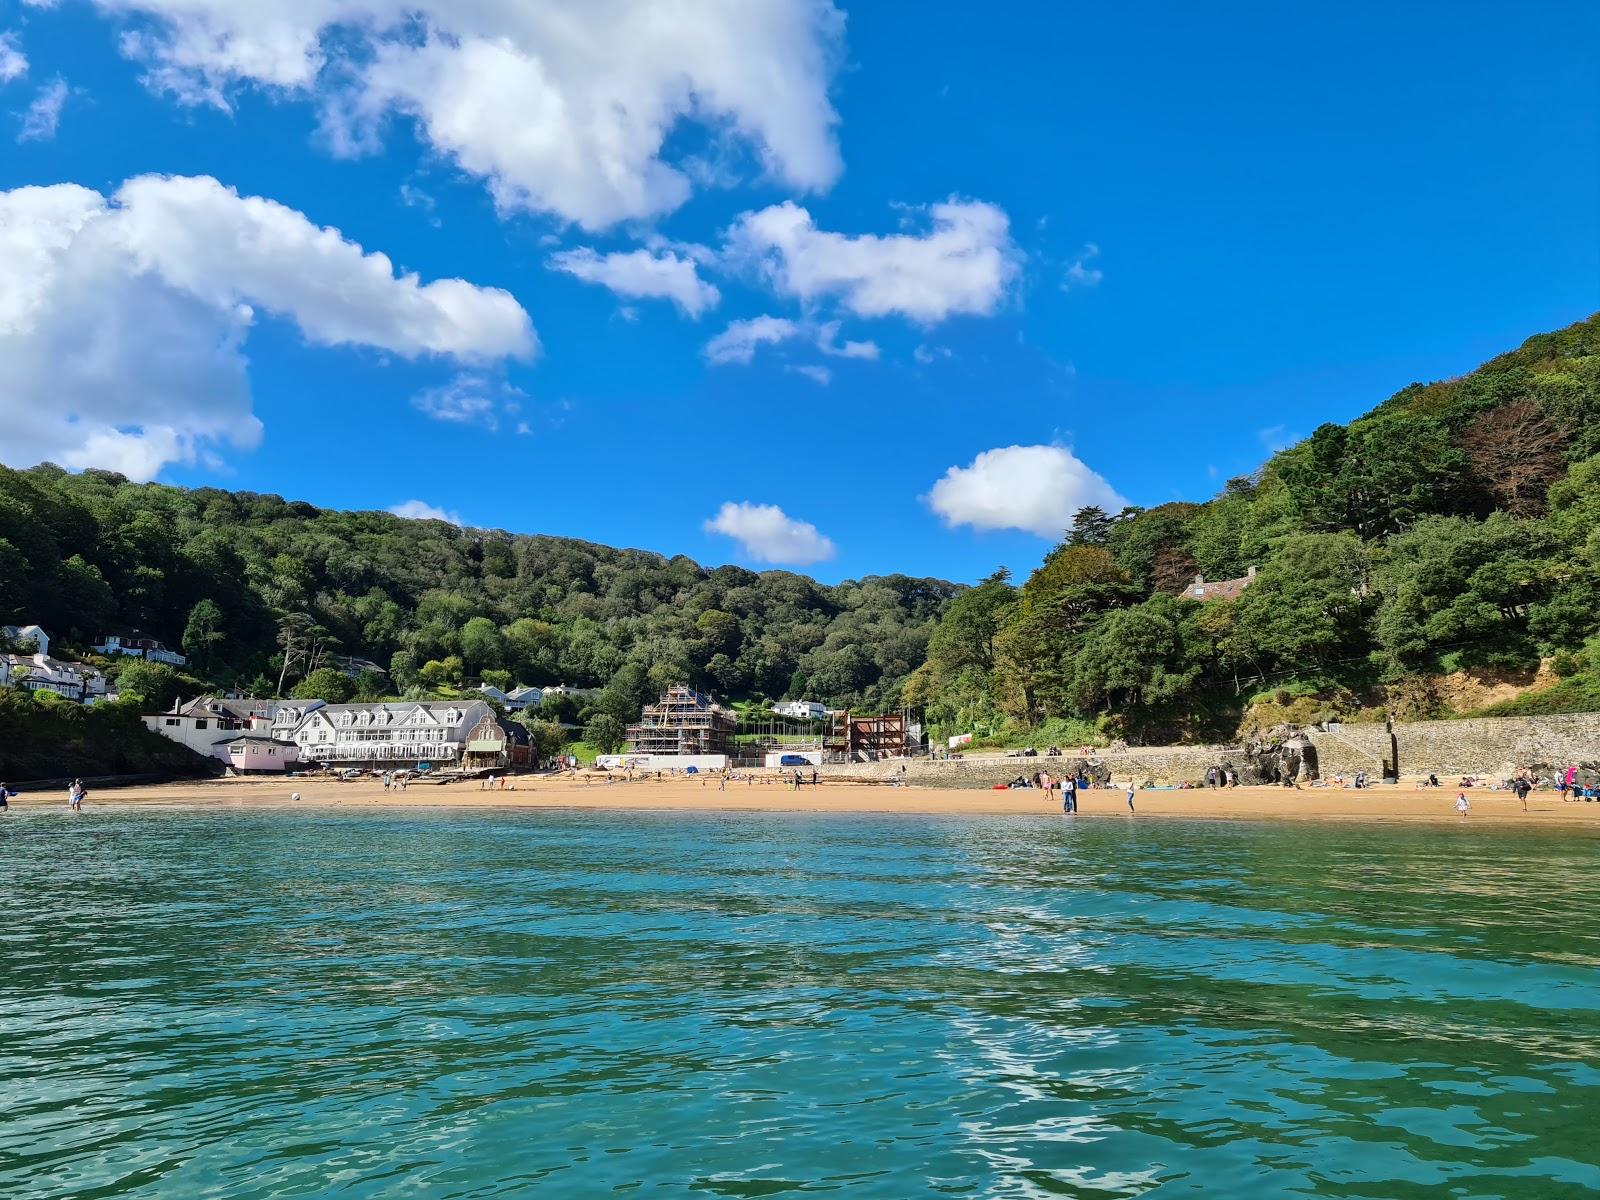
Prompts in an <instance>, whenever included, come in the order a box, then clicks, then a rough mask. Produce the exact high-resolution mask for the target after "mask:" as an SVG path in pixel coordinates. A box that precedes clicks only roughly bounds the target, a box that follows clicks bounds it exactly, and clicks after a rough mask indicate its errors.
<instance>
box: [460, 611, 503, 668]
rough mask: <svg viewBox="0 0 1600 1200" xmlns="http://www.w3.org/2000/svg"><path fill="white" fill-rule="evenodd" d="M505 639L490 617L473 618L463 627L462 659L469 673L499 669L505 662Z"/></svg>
mask: <svg viewBox="0 0 1600 1200" xmlns="http://www.w3.org/2000/svg"><path fill="white" fill-rule="evenodd" d="M505 656H506V645H505V639H504V638H502V637H501V636H500V629H499V626H497V625H496V624H495V623H494V622H493V621H491V620H490V619H489V618H488V617H473V618H472V619H471V620H470V621H468V622H467V623H466V624H465V625H463V626H462V627H461V658H462V660H463V662H464V663H465V664H466V669H467V670H469V671H482V670H484V669H485V668H489V667H498V666H500V665H501V664H502V663H504V662H505Z"/></svg>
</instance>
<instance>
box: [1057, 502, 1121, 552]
mask: <svg viewBox="0 0 1600 1200" xmlns="http://www.w3.org/2000/svg"><path fill="white" fill-rule="evenodd" d="M1116 523H1117V518H1116V517H1113V516H1112V515H1111V514H1110V513H1108V512H1106V510H1105V509H1103V508H1101V507H1100V506H1099V505H1098V504H1086V505H1084V506H1083V507H1082V508H1080V509H1079V510H1078V511H1077V512H1075V513H1073V514H1072V528H1071V529H1069V530H1067V545H1069V546H1104V545H1105V544H1106V543H1107V542H1108V541H1110V540H1111V530H1112V529H1113V528H1114V527H1115V525H1116Z"/></svg>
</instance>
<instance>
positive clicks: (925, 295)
mask: <svg viewBox="0 0 1600 1200" xmlns="http://www.w3.org/2000/svg"><path fill="white" fill-rule="evenodd" d="M927 212H928V218H929V222H930V228H929V229H928V230H927V231H926V232H923V233H896V234H889V235H887V236H881V237H880V236H878V235H875V234H861V235H859V236H857V235H850V234H843V233H831V232H829V231H827V230H823V229H819V228H817V223H816V221H815V220H814V219H813V218H812V216H811V214H810V213H809V212H808V211H806V210H805V209H804V208H802V207H800V206H799V205H798V204H795V203H794V202H792V201H785V202H784V203H782V204H774V205H772V206H771V207H768V208H764V209H762V210H761V211H760V212H750V213H745V214H744V215H743V216H741V217H740V218H739V219H738V221H737V222H735V224H734V225H733V227H732V228H731V229H730V230H729V232H728V246H727V256H728V258H729V260H730V261H732V262H739V261H741V260H742V261H746V262H750V263H753V264H754V265H755V266H756V269H757V270H758V271H759V272H760V273H761V274H762V276H763V277H764V278H765V279H766V280H767V282H768V283H770V284H771V286H772V287H773V289H774V290H775V291H777V292H778V293H779V294H780V295H784V296H792V297H794V298H796V299H798V300H800V301H802V302H805V303H810V302H814V301H817V300H822V299H836V300H837V301H838V302H839V303H840V304H842V305H843V306H844V307H845V308H846V309H847V310H848V311H850V312H852V313H855V314H856V315H857V316H862V317H884V316H891V315H898V316H903V317H908V318H910V319H911V320H913V321H916V322H919V323H921V324H925V325H931V324H934V323H936V322H939V321H943V320H945V319H946V318H947V317H950V316H954V315H956V314H960V313H966V314H975V315H987V314H990V313H993V312H994V311H995V310H996V309H997V308H998V307H999V306H1000V303H1001V302H1002V301H1003V300H1004V299H1005V296H1006V293H1007V291H1008V290H1009V288H1010V286H1011V283H1012V281H1013V280H1014V279H1015V278H1016V277H1017V273H1018V269H1019V266H1020V262H1021V257H1022V256H1021V252H1020V251H1019V250H1018V249H1017V246H1016V243H1015V242H1013V241H1012V239H1011V227H1010V221H1009V220H1008V219H1007V217H1006V214H1005V213H1004V212H1003V211H1001V210H1000V209H999V208H997V207H996V206H995V205H993V204H986V203H984V202H982V201H978V200H965V201H963V200H956V199H951V200H948V201H946V202H945V203H943V204H934V205H931V206H930V207H929V208H928V210H927Z"/></svg>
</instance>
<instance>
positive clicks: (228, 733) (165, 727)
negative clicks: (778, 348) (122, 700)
mask: <svg viewBox="0 0 1600 1200" xmlns="http://www.w3.org/2000/svg"><path fill="white" fill-rule="evenodd" d="M270 703H272V702H271V701H255V700H222V699H219V698H218V697H216V696H198V697H196V698H195V699H193V700H191V701H189V703H187V704H183V703H178V704H174V705H173V706H172V711H171V712H166V713H150V714H148V715H146V716H142V717H140V718H139V719H140V720H141V721H143V722H144V725H145V728H146V729H149V730H151V731H153V732H155V733H159V734H160V735H161V736H162V737H166V738H171V739H172V740H173V741H175V742H178V743H180V744H182V745H185V746H187V747H189V749H191V750H193V751H194V752H195V753H196V754H207V755H209V754H213V753H214V748H215V747H216V745H217V743H218V742H226V741H228V740H229V739H230V738H232V737H236V736H238V735H239V734H241V733H255V734H258V735H260V736H263V737H266V736H269V735H270V732H271V728H272V719H271V717H270V716H268V715H266V714H265V713H263V712H258V711H257V709H256V707H255V706H256V705H257V704H270ZM217 757H219V758H221V757H223V756H222V755H218V756H217ZM224 761H226V759H224Z"/></svg>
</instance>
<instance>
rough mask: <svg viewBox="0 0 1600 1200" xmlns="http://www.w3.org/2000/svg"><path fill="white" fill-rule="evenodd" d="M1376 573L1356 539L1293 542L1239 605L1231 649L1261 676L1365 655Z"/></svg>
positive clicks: (1329, 536)
mask: <svg viewBox="0 0 1600 1200" xmlns="http://www.w3.org/2000/svg"><path fill="white" fill-rule="evenodd" d="M1368 571H1369V557H1368V553H1367V549H1366V547H1365V546H1364V545H1363V544H1362V542H1361V540H1360V539H1359V538H1357V537H1356V536H1355V535H1354V534H1349V533H1321V534H1301V535H1299V536H1297V537H1291V538H1286V539H1285V540H1284V541H1283V542H1282V543H1281V544H1280V545H1279V546H1278V548H1277V550H1276V551H1275V553H1274V554H1273V556H1272V558H1271V559H1270V560H1269V561H1268V563H1267V564H1266V565H1265V566H1264V567H1262V568H1261V569H1260V571H1259V572H1258V573H1257V576H1256V581H1255V584H1254V585H1253V586H1252V587H1249V588H1247V589H1246V590H1245V591H1244V593H1243V594H1242V595H1241V596H1240V597H1239V599H1238V600H1237V601H1236V602H1235V603H1234V626H1233V629H1232V632H1231V634H1230V641H1229V646H1230V647H1231V648H1232V649H1233V650H1234V652H1235V653H1236V654H1238V655H1239V656H1240V657H1242V658H1243V659H1245V660H1247V661H1249V662H1250V663H1252V664H1254V665H1255V666H1256V668H1257V670H1258V672H1259V671H1265V670H1269V669H1272V668H1287V669H1290V670H1294V669H1305V668H1313V667H1321V666H1323V665H1325V664H1326V663H1328V662H1329V661H1331V660H1334V659H1337V658H1340V657H1341V656H1348V655H1353V654H1356V653H1358V652H1359V651H1360V650H1361V648H1362V647H1363V646H1364V645H1365V644H1366V641H1367V632H1366V627H1365V622H1366V617H1367V608H1368V606H1367V603H1366V600H1365V599H1364V597H1365V596H1366V595H1367V590H1368V585H1367V579H1368Z"/></svg>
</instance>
